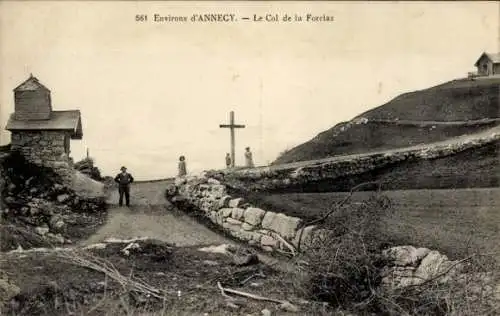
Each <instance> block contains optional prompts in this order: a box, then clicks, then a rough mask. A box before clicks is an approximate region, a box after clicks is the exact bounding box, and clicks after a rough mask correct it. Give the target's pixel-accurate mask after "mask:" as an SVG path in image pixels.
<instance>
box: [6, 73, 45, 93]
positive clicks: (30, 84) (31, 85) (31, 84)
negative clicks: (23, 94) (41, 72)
mask: <svg viewBox="0 0 500 316" xmlns="http://www.w3.org/2000/svg"><path fill="white" fill-rule="evenodd" d="M36 90H47V91H50V90H49V89H48V88H47V87H46V86H44V85H43V84H41V83H40V81H38V79H37V78H36V77H33V75H30V77H29V78H28V79H27V80H26V81H24V82H23V83H21V84H20V85H18V86H17V87H16V88H14V91H36Z"/></svg>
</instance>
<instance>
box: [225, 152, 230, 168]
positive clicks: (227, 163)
mask: <svg viewBox="0 0 500 316" xmlns="http://www.w3.org/2000/svg"><path fill="white" fill-rule="evenodd" d="M226 168H227V169H229V168H231V156H230V155H229V153H227V154H226Z"/></svg>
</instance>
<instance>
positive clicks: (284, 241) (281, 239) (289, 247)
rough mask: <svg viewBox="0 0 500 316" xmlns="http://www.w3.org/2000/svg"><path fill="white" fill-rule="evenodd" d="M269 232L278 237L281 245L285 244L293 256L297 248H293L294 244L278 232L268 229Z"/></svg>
mask: <svg viewBox="0 0 500 316" xmlns="http://www.w3.org/2000/svg"><path fill="white" fill-rule="evenodd" d="M270 234H271V235H272V236H273V237H274V238H276V239H278V240H279V241H280V242H281V243H282V244H283V245H285V246H286V247H287V248H288V249H289V250H290V253H291V254H292V256H295V255H296V254H297V250H296V249H295V247H294V246H292V245H291V244H290V243H289V242H288V241H286V240H285V239H284V238H283V237H281V236H280V235H279V234H278V233H276V232H273V231H270Z"/></svg>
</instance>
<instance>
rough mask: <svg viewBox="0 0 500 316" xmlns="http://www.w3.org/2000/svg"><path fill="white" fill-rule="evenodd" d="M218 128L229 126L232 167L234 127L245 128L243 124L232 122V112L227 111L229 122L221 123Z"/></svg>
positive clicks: (232, 165)
mask: <svg viewBox="0 0 500 316" xmlns="http://www.w3.org/2000/svg"><path fill="white" fill-rule="evenodd" d="M219 127H220V128H229V129H230V131H231V167H233V168H234V158H235V149H234V148H235V140H234V130H235V129H236V128H245V125H238V124H234V112H233V111H231V112H229V124H221V125H219Z"/></svg>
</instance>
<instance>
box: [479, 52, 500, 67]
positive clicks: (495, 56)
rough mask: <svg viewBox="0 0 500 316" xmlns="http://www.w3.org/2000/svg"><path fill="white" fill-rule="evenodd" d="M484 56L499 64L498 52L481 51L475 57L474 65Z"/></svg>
mask: <svg viewBox="0 0 500 316" xmlns="http://www.w3.org/2000/svg"><path fill="white" fill-rule="evenodd" d="M484 57H486V58H488V59H489V60H491V61H492V62H493V63H494V64H499V63H500V53H482V54H481V56H479V58H478V59H477V61H476V63H475V64H474V66H477V64H478V63H479V61H480V60H481V59H483V58H484Z"/></svg>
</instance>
